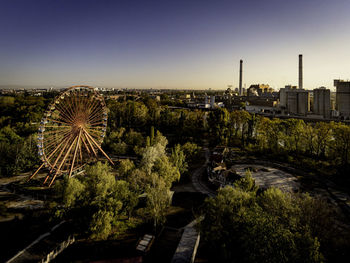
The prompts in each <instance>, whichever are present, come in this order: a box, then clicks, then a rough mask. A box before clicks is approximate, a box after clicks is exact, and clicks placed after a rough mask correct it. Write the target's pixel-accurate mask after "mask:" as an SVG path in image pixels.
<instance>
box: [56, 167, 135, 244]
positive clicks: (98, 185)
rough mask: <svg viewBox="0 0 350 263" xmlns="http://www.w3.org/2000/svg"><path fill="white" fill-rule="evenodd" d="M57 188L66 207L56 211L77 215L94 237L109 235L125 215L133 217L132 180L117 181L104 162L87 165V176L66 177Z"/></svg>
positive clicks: (102, 237)
mask: <svg viewBox="0 0 350 263" xmlns="http://www.w3.org/2000/svg"><path fill="white" fill-rule="evenodd" d="M55 187H56V191H57V193H58V194H59V196H61V198H62V203H63V205H64V206H65V209H62V210H59V211H58V213H57V214H58V215H60V216H66V217H69V218H74V220H75V222H76V223H77V225H78V226H79V227H82V228H83V229H84V231H87V232H88V233H89V234H90V237H91V238H94V239H106V238H108V236H109V235H110V234H111V233H112V230H113V229H115V228H116V227H117V226H121V225H122V224H124V221H122V220H121V218H122V217H123V216H124V217H128V218H130V216H131V214H132V212H133V210H134V208H135V206H136V205H137V202H138V195H137V193H135V192H133V191H131V187H130V185H129V183H128V182H126V181H123V180H118V181H116V180H115V177H114V175H113V174H112V173H111V169H110V167H109V166H108V165H107V164H106V163H104V164H103V163H101V162H97V163H96V164H95V165H92V166H87V167H86V174H85V175H83V176H77V177H74V178H65V180H63V181H61V182H58V183H56V186H55ZM116 231H117V232H118V231H119V230H118V229H116Z"/></svg>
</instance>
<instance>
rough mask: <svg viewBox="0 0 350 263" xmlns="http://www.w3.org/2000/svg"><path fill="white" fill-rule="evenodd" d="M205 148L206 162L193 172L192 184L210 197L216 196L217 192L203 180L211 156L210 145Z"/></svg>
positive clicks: (198, 190)
mask: <svg viewBox="0 0 350 263" xmlns="http://www.w3.org/2000/svg"><path fill="white" fill-rule="evenodd" d="M203 150H204V151H205V153H204V154H205V162H204V164H203V165H202V166H201V167H199V168H198V169H197V170H195V171H194V172H193V174H192V177H191V179H192V185H193V187H194V188H195V189H196V191H197V192H201V193H202V194H205V195H208V196H210V197H214V196H215V195H216V192H215V191H213V190H211V189H210V188H209V187H208V186H207V185H206V183H205V182H203V180H202V175H203V173H204V171H205V170H206V169H207V166H208V164H209V156H210V151H209V149H208V147H204V148H203Z"/></svg>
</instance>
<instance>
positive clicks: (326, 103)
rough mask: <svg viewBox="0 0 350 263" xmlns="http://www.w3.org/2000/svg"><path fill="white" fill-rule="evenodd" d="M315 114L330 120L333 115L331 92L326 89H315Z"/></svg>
mask: <svg viewBox="0 0 350 263" xmlns="http://www.w3.org/2000/svg"><path fill="white" fill-rule="evenodd" d="M313 93H314V94H313V95H314V106H313V113H315V114H317V115H322V116H323V118H326V119H329V118H330V116H331V115H330V114H331V91H330V90H329V89H326V88H325V87H321V88H318V89H314V91H313Z"/></svg>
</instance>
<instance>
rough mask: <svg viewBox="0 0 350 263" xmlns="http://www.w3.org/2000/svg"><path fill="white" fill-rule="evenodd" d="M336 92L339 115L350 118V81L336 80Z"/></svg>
mask: <svg viewBox="0 0 350 263" xmlns="http://www.w3.org/2000/svg"><path fill="white" fill-rule="evenodd" d="M334 86H335V87H336V89H337V93H336V108H337V110H338V112H339V116H340V117H343V118H345V119H348V118H350V81H343V80H334Z"/></svg>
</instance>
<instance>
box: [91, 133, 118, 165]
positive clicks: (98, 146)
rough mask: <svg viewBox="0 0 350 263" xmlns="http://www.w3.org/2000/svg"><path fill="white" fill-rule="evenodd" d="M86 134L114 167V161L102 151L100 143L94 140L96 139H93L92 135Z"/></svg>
mask: <svg viewBox="0 0 350 263" xmlns="http://www.w3.org/2000/svg"><path fill="white" fill-rule="evenodd" d="M85 134H86V135H87V136H89V138H90V139H91V141H92V142H93V143H94V144H95V145H96V146H97V148H98V149H99V150H100V151H101V152H102V153H103V155H104V156H105V157H106V158H107V159H108V160H109V161H110V162H111V164H112V165H114V162H113V161H112V159H111V158H109V156H108V155H107V154H106V153H105V152H104V151H103V150H102V148H101V147H100V145H98V143H97V142H96V141H95V140H94V138H92V137H91V135H90V134H89V133H87V132H85Z"/></svg>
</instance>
